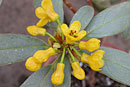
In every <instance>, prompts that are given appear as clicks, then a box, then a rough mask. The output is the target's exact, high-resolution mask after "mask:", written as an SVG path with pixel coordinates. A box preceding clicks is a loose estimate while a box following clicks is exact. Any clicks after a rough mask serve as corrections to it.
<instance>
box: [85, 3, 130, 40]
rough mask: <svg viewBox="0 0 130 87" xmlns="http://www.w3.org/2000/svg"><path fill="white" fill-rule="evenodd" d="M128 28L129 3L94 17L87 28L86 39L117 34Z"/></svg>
mask: <svg viewBox="0 0 130 87" xmlns="http://www.w3.org/2000/svg"><path fill="white" fill-rule="evenodd" d="M129 27H130V2H124V3H121V4H118V5H115V6H112V7H110V8H107V9H106V10H104V11H102V12H100V13H99V14H98V15H96V16H95V17H94V18H93V19H92V21H91V23H90V24H89V25H88V27H87V32H88V34H87V37H88V38H93V37H95V38H102V37H106V36H111V35H115V34H118V33H120V32H123V31H125V30H127V29H128V28H129Z"/></svg>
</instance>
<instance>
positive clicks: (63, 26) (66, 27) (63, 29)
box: [61, 24, 70, 36]
mask: <svg viewBox="0 0 130 87" xmlns="http://www.w3.org/2000/svg"><path fill="white" fill-rule="evenodd" d="M61 30H62V32H63V34H64V35H65V36H68V35H69V33H70V30H69V28H68V26H67V25H66V24H62V25H61Z"/></svg>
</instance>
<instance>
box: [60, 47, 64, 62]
mask: <svg viewBox="0 0 130 87" xmlns="http://www.w3.org/2000/svg"><path fill="white" fill-rule="evenodd" d="M64 57H65V47H64V48H63V52H62V57H61V61H60V62H61V63H63V61H64Z"/></svg>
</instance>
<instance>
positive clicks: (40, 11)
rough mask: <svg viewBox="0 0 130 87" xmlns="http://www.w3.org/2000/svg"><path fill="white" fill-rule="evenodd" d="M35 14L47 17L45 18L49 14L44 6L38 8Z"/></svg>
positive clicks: (42, 17)
mask: <svg viewBox="0 0 130 87" xmlns="http://www.w3.org/2000/svg"><path fill="white" fill-rule="evenodd" d="M35 14H36V16H37V17H38V18H39V19H45V18H47V14H46V12H45V11H44V9H43V8H42V7H38V8H36V10H35Z"/></svg>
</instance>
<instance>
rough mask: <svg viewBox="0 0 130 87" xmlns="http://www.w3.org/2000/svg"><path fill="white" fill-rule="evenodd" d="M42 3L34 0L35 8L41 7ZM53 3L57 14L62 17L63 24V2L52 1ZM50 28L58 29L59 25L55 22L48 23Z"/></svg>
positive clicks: (61, 0) (59, 0) (58, 0)
mask: <svg viewBox="0 0 130 87" xmlns="http://www.w3.org/2000/svg"><path fill="white" fill-rule="evenodd" d="M41 1H42V0H34V5H35V7H39V6H41ZM51 1H52V4H53V7H54V10H55V12H57V13H58V14H59V15H60V22H61V23H63V20H64V11H63V0H51ZM48 26H49V27H51V28H53V29H56V28H57V24H56V23H54V22H52V23H48Z"/></svg>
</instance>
